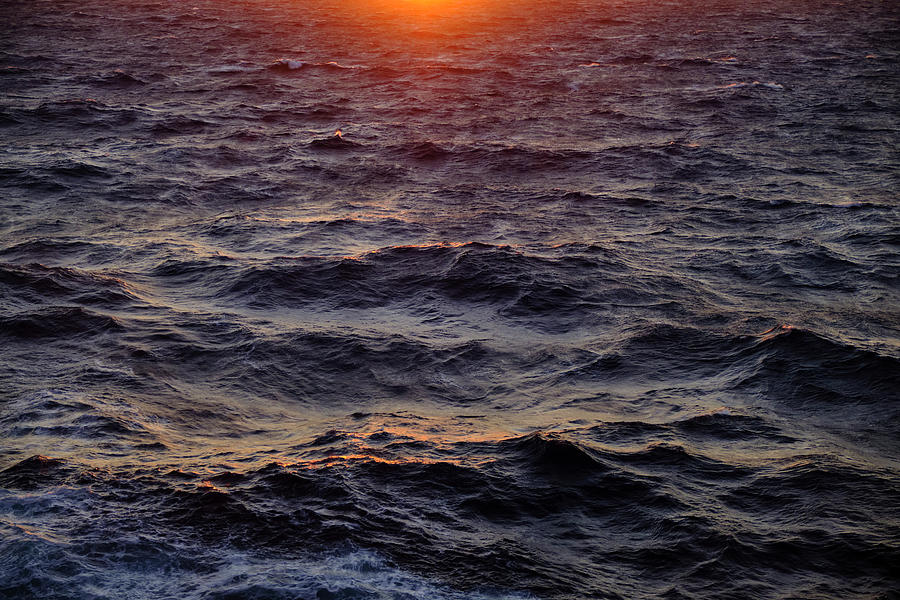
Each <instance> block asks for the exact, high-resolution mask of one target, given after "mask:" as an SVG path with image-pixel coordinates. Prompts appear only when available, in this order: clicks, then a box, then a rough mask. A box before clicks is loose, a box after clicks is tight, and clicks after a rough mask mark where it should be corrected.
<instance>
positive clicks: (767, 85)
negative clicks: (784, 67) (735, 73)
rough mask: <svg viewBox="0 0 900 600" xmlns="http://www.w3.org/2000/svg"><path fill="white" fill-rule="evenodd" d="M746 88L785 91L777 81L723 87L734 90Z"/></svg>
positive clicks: (734, 84)
mask: <svg viewBox="0 0 900 600" xmlns="http://www.w3.org/2000/svg"><path fill="white" fill-rule="evenodd" d="M745 87H764V88H769V89H770V90H783V89H784V86H783V85H781V84H780V83H777V82H775V81H750V82H748V81H738V82H737V83H729V84H728V85H723V86H722V89H726V90H727V89H734V88H745Z"/></svg>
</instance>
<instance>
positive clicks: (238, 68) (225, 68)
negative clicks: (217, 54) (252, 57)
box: [209, 65, 256, 73]
mask: <svg viewBox="0 0 900 600" xmlns="http://www.w3.org/2000/svg"><path fill="white" fill-rule="evenodd" d="M255 70H256V67H248V66H244V65H221V66H219V67H213V68H211V69H210V70H209V72H210V73H249V72H250V71H255Z"/></svg>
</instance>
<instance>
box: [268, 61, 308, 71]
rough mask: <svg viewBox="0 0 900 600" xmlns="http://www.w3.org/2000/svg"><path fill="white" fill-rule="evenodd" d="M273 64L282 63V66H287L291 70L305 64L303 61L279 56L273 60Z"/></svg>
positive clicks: (300, 67)
mask: <svg viewBox="0 0 900 600" xmlns="http://www.w3.org/2000/svg"><path fill="white" fill-rule="evenodd" d="M275 64H276V65H283V66H285V67H287V68H288V69H291V70H292V71H294V70H296V69H302V68H303V67H304V66H306V63H305V62H303V61H300V60H291V59H289V58H280V59H278V60H276V61H275Z"/></svg>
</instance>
